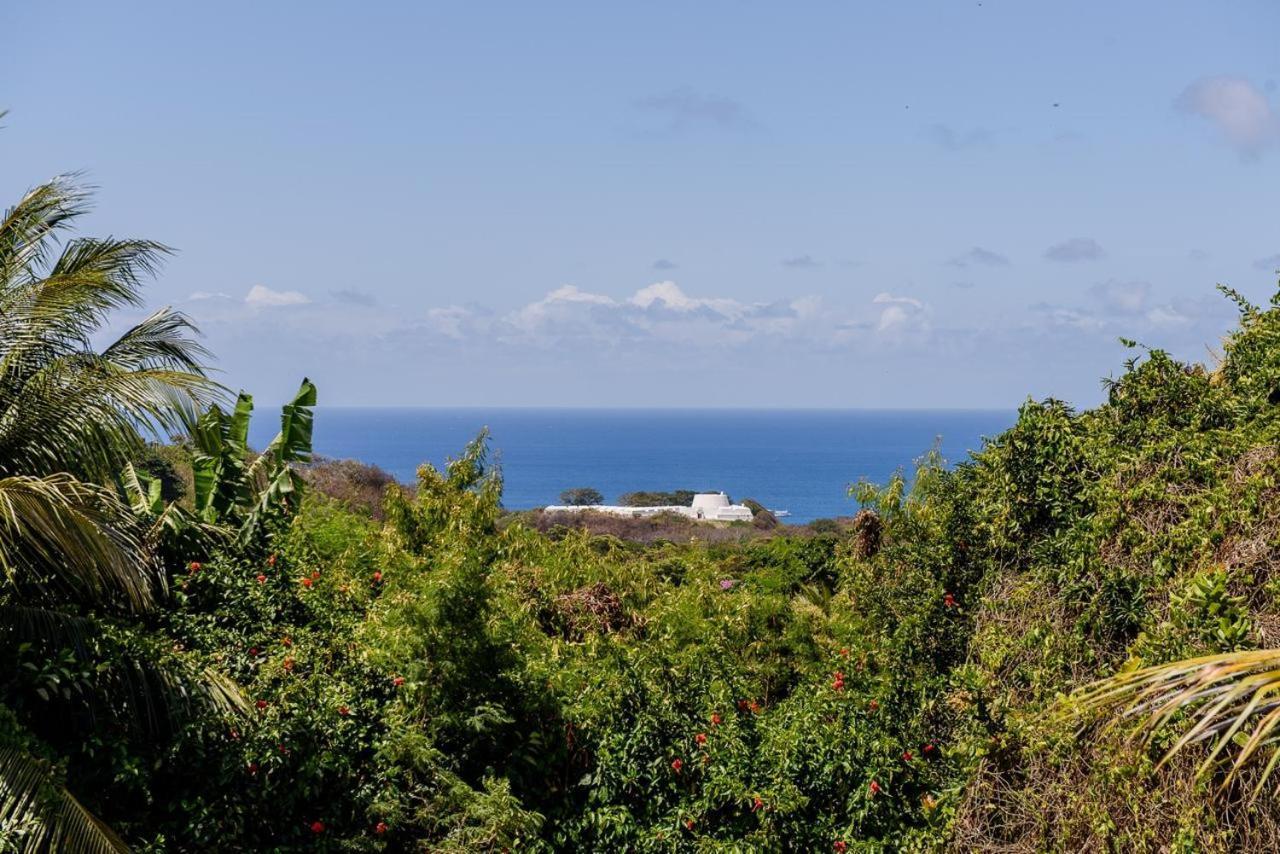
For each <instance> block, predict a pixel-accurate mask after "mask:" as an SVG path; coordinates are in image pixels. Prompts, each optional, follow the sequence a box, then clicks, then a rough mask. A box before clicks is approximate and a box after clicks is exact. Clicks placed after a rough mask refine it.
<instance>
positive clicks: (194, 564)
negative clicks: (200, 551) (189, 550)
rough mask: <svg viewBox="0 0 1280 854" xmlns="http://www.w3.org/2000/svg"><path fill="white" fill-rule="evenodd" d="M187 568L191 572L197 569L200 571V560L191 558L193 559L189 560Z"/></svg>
mask: <svg viewBox="0 0 1280 854" xmlns="http://www.w3.org/2000/svg"><path fill="white" fill-rule="evenodd" d="M187 569H189V570H191V571H192V572H199V571H200V561H198V560H193V561H191V565H190V566H188V567H187Z"/></svg>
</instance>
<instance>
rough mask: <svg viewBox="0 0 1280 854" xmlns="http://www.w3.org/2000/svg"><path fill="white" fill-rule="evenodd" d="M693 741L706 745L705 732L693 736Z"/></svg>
mask: <svg viewBox="0 0 1280 854" xmlns="http://www.w3.org/2000/svg"><path fill="white" fill-rule="evenodd" d="M693 740H694V741H696V742H698V744H706V743H707V734H706V733H705V732H700V733H698V734H697V735H695V736H694V737H693Z"/></svg>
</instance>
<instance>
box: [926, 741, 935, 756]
mask: <svg viewBox="0 0 1280 854" xmlns="http://www.w3.org/2000/svg"><path fill="white" fill-rule="evenodd" d="M937 749H938V748H937V746H935V745H934V743H933V742H932V741H931V742H929V743H928V744H926V745H925V746H924V755H925V756H929V755H931V754H932V753H933V752H934V751H935V750H937Z"/></svg>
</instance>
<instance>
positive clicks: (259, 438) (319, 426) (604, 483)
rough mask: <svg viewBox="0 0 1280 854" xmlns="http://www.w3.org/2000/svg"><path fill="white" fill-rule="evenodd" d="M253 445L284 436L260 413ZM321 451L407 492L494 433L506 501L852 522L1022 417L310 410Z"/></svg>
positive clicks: (683, 410)
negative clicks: (706, 504) (870, 495)
mask: <svg viewBox="0 0 1280 854" xmlns="http://www.w3.org/2000/svg"><path fill="white" fill-rule="evenodd" d="M255 409H256V415H255V418H254V421H253V427H252V429H251V432H250V440H251V443H252V444H253V445H254V446H255V447H262V446H264V445H265V444H266V443H267V442H269V441H270V439H271V438H272V436H274V435H275V432H276V431H277V430H278V429H279V427H278V419H276V418H274V417H272V413H273V410H272V409H271V408H268V407H267V406H266V405H260V406H257V407H255ZM315 418H316V424H315V431H314V436H315V453H316V454H317V455H318V456H321V457H327V458H331V459H354V460H358V461H360V462H364V463H369V464H372V465H376V466H378V467H379V468H382V469H384V470H386V471H387V472H388V473H390V474H391V475H392V476H393V477H395V478H396V479H397V480H399V481H401V482H405V483H412V482H413V480H414V479H415V477H416V471H417V468H418V466H419V465H420V464H422V463H424V462H429V463H431V464H433V465H436V466H437V467H439V466H441V465H443V464H444V463H445V462H446V461H447V459H448V458H450V457H456V456H457V455H458V454H459V453H460V452H461V451H462V449H463V447H464V446H465V445H466V444H467V442H469V441H471V440H472V439H474V438H475V437H476V436H477V435H479V433H480V431H481V430H482V429H486V428H487V429H488V431H489V448H490V451H491V453H492V460H493V462H494V463H495V464H497V465H499V466H500V467H501V470H502V475H503V480H504V493H503V504H504V506H506V507H507V508H508V509H512V510H527V509H533V508H536V507H542V506H546V505H548V504H556V503H558V502H559V498H560V493H561V492H563V491H564V490H567V489H573V488H580V487H590V488H593V489H596V490H598V491H600V492H601V493H602V494H603V496H604V498H605V501H606V503H615V502H617V501H618V500H619V499H620V498H621V496H622V495H623V494H625V493H627V492H634V491H670V490H676V489H692V490H698V491H724V492H726V493H728V494H729V495H730V496H731V497H732V498H733V499H734V500H735V501H738V500H743V499H747V498H750V499H754V500H756V501H759V502H760V503H761V504H763V505H764V506H766V507H768V508H770V509H773V510H783V511H787V512H788V513H789V514H790V515H789V516H788V517H787V520H788V521H789V522H791V523H796V524H803V523H805V522H809V521H812V520H814V519H819V518H832V517H837V516H847V515H850V514H852V513H853V512H856V510H857V504H856V502H854V501H853V500H852V499H851V498H849V496H848V492H849V488H850V486H852V485H853V484H856V483H858V482H859V481H861V480H868V481H872V482H875V483H884V482H886V481H887V480H888V479H889V477H891V476H892V475H893V474H894V472H897V471H901V472H903V473H904V474H906V475H907V476H908V477H910V475H911V472H912V468H913V465H914V463H915V461H916V460H918V459H919V458H920V457H921V456H923V455H924V454H926V453H928V452H929V451H930V450H931V449H932V448H933V447H934V446H935V444H936V445H937V446H938V448H939V450H940V451H941V453H942V455H943V457H944V458H945V459H946V460H947V461H948V463H952V464H953V463H955V462H958V461H960V460H962V459H964V458H966V457H967V456H968V454H969V452H971V451H976V450H978V449H979V448H980V447H981V445H982V441H983V439H984V437H991V436H994V435H996V434H997V433H999V432H1001V431H1003V430H1004V429H1005V428H1007V427H1008V426H1010V425H1011V424H1012V423H1013V421H1014V419H1015V418H1016V410H1015V409H1007V410H1006V409H979V408H974V409H942V408H940V409H887V408H884V409H881V408H866V409H852V408H850V409H841V408H834V407H832V408H806V409H800V408H788V409H779V408H765V407H700V408H695V407H556V406H551V407H519V406H412V405H410V406H350V405H337V404H333V405H329V406H317V407H316V415H315Z"/></svg>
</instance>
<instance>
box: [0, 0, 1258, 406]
mask: <svg viewBox="0 0 1280 854" xmlns="http://www.w3.org/2000/svg"><path fill="white" fill-rule="evenodd" d="M110 6H111V4H101V3H88V2H84V3H75V2H64V3H57V4H31V3H28V4H8V5H6V6H5V7H4V8H3V9H0V84H2V85H0V107H7V108H8V109H9V110H10V115H9V116H8V118H7V119H6V121H5V124H6V127H5V129H4V130H3V131H2V132H0V163H2V164H3V168H0V193H2V194H3V197H4V198H7V199H14V198H17V196H18V195H19V194H20V193H21V192H22V191H23V190H24V189H25V188H26V187H28V186H30V185H31V184H33V183H36V182H38V181H39V180H41V179H43V178H45V177H47V176H49V175H52V174H55V173H59V172H64V171H68V170H85V171H86V172H87V175H88V176H89V178H90V179H91V180H92V182H93V183H95V184H96V185H98V186H100V187H101V192H100V196H99V203H98V210H97V212H95V214H94V215H93V216H92V218H91V219H90V220H89V221H88V222H87V224H86V228H87V230H90V231H93V232H97V233H112V234H116V235H130V236H145V237H150V238H154V239H158V240H161V241H163V242H165V243H167V244H170V245H172V246H174V247H175V248H177V249H178V250H179V252H178V254H177V255H176V256H175V257H174V258H173V259H172V260H171V262H170V263H169V264H168V265H167V267H166V269H165V271H164V273H163V274H162V276H161V277H160V278H159V279H158V280H157V282H156V283H155V284H154V286H153V287H152V288H151V290H150V296H151V298H152V301H153V303H154V304H156V305H161V304H172V305H175V306H177V307H180V308H181V309H182V310H184V311H186V312H188V313H190V314H191V315H192V316H193V318H195V320H196V321H197V322H198V323H199V324H200V326H201V328H202V329H203V330H204V332H205V334H206V336H207V339H208V340H207V343H208V344H209V346H210V347H211V348H213V349H214V351H215V352H216V353H217V354H218V356H219V367H220V368H221V369H222V371H223V372H224V373H223V375H222V377H223V379H224V381H225V382H227V383H228V384H230V385H232V386H236V387H245V388H247V389H249V390H251V391H254V392H255V393H257V394H258V396H259V397H260V398H261V399H263V400H278V399H282V398H284V397H285V396H286V394H287V392H288V391H289V390H291V389H292V388H293V387H295V386H296V383H297V381H298V379H299V378H300V377H301V376H302V375H304V374H307V375H310V376H311V377H312V378H313V379H315V380H316V382H317V383H318V384H319V386H320V389H321V395H322V400H323V402H327V403H334V404H413V405H572V406H580V405H644V406H698V405H704V406H829V407H847V406H854V407H884V406H900V407H932V406H946V407H954V406H973V407H988V406H995V407H1003V406H1013V405H1016V404H1017V403H1018V402H1020V401H1021V400H1022V399H1024V398H1025V397H1027V396H1028V395H1031V396H1035V397H1041V396H1046V395H1054V396H1058V397H1063V398H1066V399H1068V400H1071V401H1073V402H1075V403H1077V404H1080V405H1086V404H1090V403H1093V402H1095V401H1096V400H1098V399H1099V397H1100V386H1099V378H1100V377H1102V376H1105V375H1107V374H1110V373H1113V372H1115V371H1116V370H1118V368H1119V365H1120V363H1121V361H1122V360H1123V359H1124V358H1125V356H1126V352H1125V351H1124V350H1123V348H1122V347H1121V346H1120V345H1119V344H1118V343H1117V338H1118V336H1121V335H1125V336H1130V337H1134V338H1137V339H1139V340H1141V341H1142V342H1144V343H1146V344H1149V345H1152V346H1163V347H1167V348H1170V349H1172V350H1173V351H1174V352H1176V353H1177V354H1179V355H1181V356H1184V357H1189V358H1195V359H1204V358H1209V350H1206V347H1208V348H1210V349H1212V348H1213V347H1214V346H1215V345H1216V344H1217V342H1218V340H1219V338H1220V336H1221V334H1222V333H1223V332H1224V331H1225V330H1226V329H1227V328H1229V327H1230V325H1231V323H1232V321H1233V315H1232V312H1231V310H1230V308H1229V306H1228V305H1227V304H1226V303H1225V302H1224V301H1223V300H1222V299H1221V298H1220V297H1218V296H1217V295H1216V293H1215V292H1214V289H1213V286H1214V284H1215V282H1225V283H1229V284H1231V285H1232V286H1234V287H1236V288H1237V289H1239V290H1240V291H1242V292H1243V293H1245V294H1246V295H1248V296H1250V297H1251V298H1253V299H1255V300H1257V301H1265V300H1267V299H1269V298H1270V296H1271V294H1272V293H1273V292H1274V291H1275V287H1276V275H1275V273H1274V271H1275V270H1276V269H1277V268H1280V220H1278V219H1277V217H1276V214H1275V211H1276V205H1277V199H1278V198H1280V193H1278V192H1277V191H1278V190H1280V92H1278V91H1277V81H1280V51H1278V50H1276V42H1275V35H1276V33H1277V32H1280V4H1277V3H1275V2H1273V0H1253V1H1252V2H1250V0H1240V2H1233V3H1210V2H1202V3H1189V2H1176V1H1175V2H1169V0H1164V2H1138V0H1132V2H1124V3H1115V2H1072V3H1063V2H1054V3H1048V2H1028V0H1018V2H1014V0H982V2H981V3H979V2H976V0H975V2H946V3H943V2H935V3H925V2H906V0H904V2H877V3H861V2H859V3H853V2H839V3H837V2H830V3H821V2H814V3H785V4H784V3H758V2H713V1H712V0H707V2H699V3H688V2H673V3H664V2H654V3H644V4H638V3H636V4H614V3H588V2H583V3H558V2H545V3H537V4H533V3H488V4H481V3H451V4H444V3H410V2H365V3H359V4H357V3H322V2H308V3H284V2H280V3H237V2H221V3H218V4H200V5H197V4H175V3H158V2H156V3H146V2H134V3H129V4H127V5H126V6H125V7H124V8H123V9H122V8H120V7H114V8H109V7H110Z"/></svg>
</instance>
